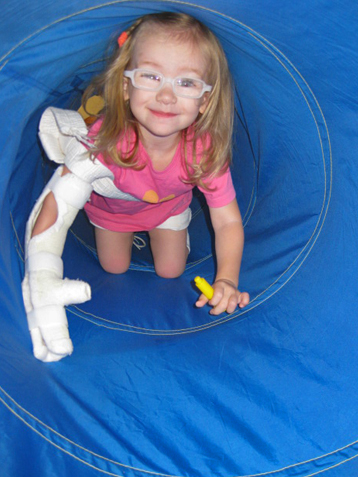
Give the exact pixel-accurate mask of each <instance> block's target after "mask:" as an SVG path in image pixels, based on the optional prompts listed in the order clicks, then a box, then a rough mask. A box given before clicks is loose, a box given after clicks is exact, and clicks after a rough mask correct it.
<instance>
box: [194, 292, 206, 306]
mask: <svg viewBox="0 0 358 477" xmlns="http://www.w3.org/2000/svg"><path fill="white" fill-rule="evenodd" d="M208 301H209V300H208V298H207V297H206V296H205V295H204V294H203V293H202V294H201V295H200V297H199V299H198V300H197V302H196V303H195V306H197V307H198V308H202V307H203V306H205V305H206V304H207V303H208Z"/></svg>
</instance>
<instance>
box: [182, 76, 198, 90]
mask: <svg viewBox="0 0 358 477" xmlns="http://www.w3.org/2000/svg"><path fill="white" fill-rule="evenodd" d="M177 85H178V86H180V87H181V88H197V87H198V81H196V80H194V79H191V78H178V80H177Z"/></svg>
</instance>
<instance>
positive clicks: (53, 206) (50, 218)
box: [31, 166, 71, 237]
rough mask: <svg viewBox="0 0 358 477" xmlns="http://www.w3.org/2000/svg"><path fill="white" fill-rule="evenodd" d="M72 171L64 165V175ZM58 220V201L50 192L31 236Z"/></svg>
mask: <svg viewBox="0 0 358 477" xmlns="http://www.w3.org/2000/svg"><path fill="white" fill-rule="evenodd" d="M69 172H71V171H70V170H69V169H68V168H67V167H66V166H64V169H63V172H62V175H63V176H64V175H65V174H67V173H69ZM56 220H57V203H56V200H55V197H54V195H53V193H52V192H50V193H49V194H48V195H47V196H46V198H45V200H44V202H43V205H42V209H41V211H40V213H39V216H38V217H37V219H36V223H35V225H34V228H33V229H32V235H31V237H35V235H39V234H41V233H42V232H44V231H45V230H47V229H49V228H50V227H51V225H53V224H54V223H55V222H56Z"/></svg>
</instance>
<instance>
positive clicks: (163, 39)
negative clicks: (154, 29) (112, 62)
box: [124, 33, 208, 145]
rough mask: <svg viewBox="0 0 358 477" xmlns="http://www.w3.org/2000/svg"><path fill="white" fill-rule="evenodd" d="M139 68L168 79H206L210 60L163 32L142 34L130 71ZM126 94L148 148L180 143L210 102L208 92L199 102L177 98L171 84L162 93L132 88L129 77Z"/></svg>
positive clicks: (164, 87) (190, 46)
mask: <svg viewBox="0 0 358 477" xmlns="http://www.w3.org/2000/svg"><path fill="white" fill-rule="evenodd" d="M136 68H143V69H148V70H151V71H156V72H158V73H161V74H162V75H164V76H165V77H167V78H176V77H178V76H181V77H186V78H194V79H201V80H203V81H205V80H206V78H207V61H206V60H205V58H204V57H203V55H202V54H201V52H200V50H199V48H198V47H197V46H195V45H193V44H192V43H190V42H188V41H184V42H180V41H179V40H175V39H173V38H171V37H170V35H165V34H164V33H148V34H143V36H142V37H140V38H139V39H138V41H137V44H136V45H135V48H134V51H133V57H132V59H131V62H130V65H129V67H128V70H133V69H136ZM124 95H125V99H126V100H128V99H129V103H130V107H131V110H132V113H133V115H134V117H135V118H136V120H137V121H138V125H139V128H140V131H141V134H142V138H143V141H144V144H147V145H150V144H154V141H155V143H157V141H158V140H160V139H163V140H164V139H166V140H169V141H170V140H173V142H175V141H177V139H178V136H179V134H180V131H182V130H184V129H186V128H187V127H188V126H190V125H191V124H193V122H194V121H195V120H196V118H197V116H198V114H199V113H204V111H205V109H206V106H207V100H208V93H204V95H203V96H202V97H201V98H199V99H193V98H183V97H181V96H176V94H175V93H174V91H173V87H172V85H171V84H170V83H165V84H164V86H163V87H162V89H161V90H159V91H144V90H141V89H138V88H135V87H133V85H132V83H131V81H130V80H129V79H128V78H125V79H124Z"/></svg>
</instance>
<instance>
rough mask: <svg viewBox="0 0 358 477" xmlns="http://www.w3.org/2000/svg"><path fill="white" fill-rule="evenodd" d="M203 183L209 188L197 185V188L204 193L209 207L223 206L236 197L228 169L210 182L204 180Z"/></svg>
mask: <svg viewBox="0 0 358 477" xmlns="http://www.w3.org/2000/svg"><path fill="white" fill-rule="evenodd" d="M205 183H206V184H207V185H208V186H209V188H210V189H209V190H205V189H204V188H202V187H198V189H199V190H201V192H203V194H204V195H205V199H206V202H207V204H208V206H209V207H224V206H225V205H228V204H230V202H232V201H233V200H234V199H235V197H236V191H235V189H234V185H233V183H232V176H231V172H230V169H227V171H226V172H224V174H222V175H220V176H218V177H215V178H214V179H212V180H211V181H210V182H209V181H205Z"/></svg>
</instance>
